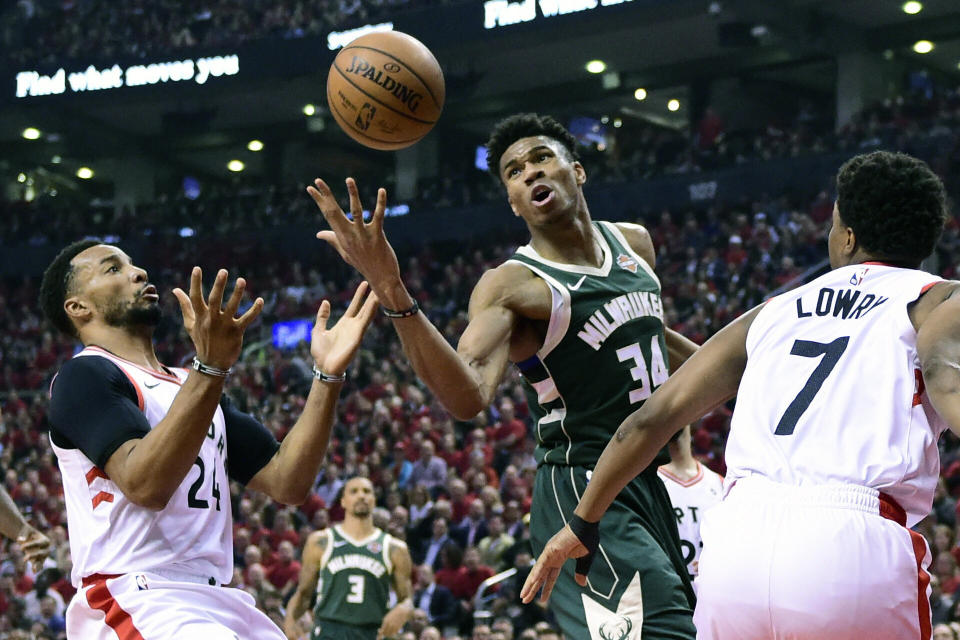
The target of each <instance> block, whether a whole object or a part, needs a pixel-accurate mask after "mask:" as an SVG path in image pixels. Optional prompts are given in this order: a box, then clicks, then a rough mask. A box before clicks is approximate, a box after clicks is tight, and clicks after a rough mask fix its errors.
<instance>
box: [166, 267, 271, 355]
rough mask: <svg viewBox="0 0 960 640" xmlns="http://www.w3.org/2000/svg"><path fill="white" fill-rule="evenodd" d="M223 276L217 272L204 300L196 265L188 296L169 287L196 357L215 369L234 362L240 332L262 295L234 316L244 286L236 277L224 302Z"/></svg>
mask: <svg viewBox="0 0 960 640" xmlns="http://www.w3.org/2000/svg"><path fill="white" fill-rule="evenodd" d="M227 275H228V274H227V270H226V269H221V270H220V271H219V272H217V277H216V278H215V279H214V281H213V286H212V287H211V288H210V295H209V296H208V297H207V299H206V300H204V297H203V272H202V271H201V270H200V267H194V268H193V271H192V272H191V273H190V294H189V295H187V294H186V293H184V292H183V289H180V288H179V287H178V288H176V289H174V290H173V295H175V296H176V297H177V301H178V302H179V303H180V311H181V312H182V313H183V326H184V328H185V329H186V330H187V333H188V334H189V335H190V339H191V340H193V345H194V347H195V348H196V350H197V359H198V360H200V361H201V362H202V363H203V364H205V365H207V366H210V367H216V368H218V369H229V368H230V367H231V366H233V363H234V362H236V361H237V358H239V357H240V349H241V348H242V347H243V332H244V331H246V329H247V327H248V326H250V323H252V322H253V321H254V320H256V318H257V316H259V315H260V311H261V310H262V309H263V298H257V299H256V301H254V303H253V305H252V306H251V307H250V308H249V309H247V311H246V313H244V314H243V315H242V316H240V317H237V310H238V309H239V308H240V301H241V299H243V291H244V289H245V288H246V286H247V282H246V280H244V279H243V278H237V281H236V283H235V284H234V287H233V294H232V295H231V296H230V299H229V300H227V303H226V305H224V304H223V292H224V290H225V289H226V286H227Z"/></svg>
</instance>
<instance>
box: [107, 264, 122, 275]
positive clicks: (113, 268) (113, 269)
mask: <svg viewBox="0 0 960 640" xmlns="http://www.w3.org/2000/svg"><path fill="white" fill-rule="evenodd" d="M114 271H120V267H118V266H117V265H111V266H110V267H108V268H107V273H112V272H114Z"/></svg>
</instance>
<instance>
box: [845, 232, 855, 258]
mask: <svg viewBox="0 0 960 640" xmlns="http://www.w3.org/2000/svg"><path fill="white" fill-rule="evenodd" d="M843 233H844V235H843V252H844V254H846V255H848V256H852V255H853V254H854V253H856V252H857V234H856V233H854V232H853V227H848V226H846V225H844V227H843Z"/></svg>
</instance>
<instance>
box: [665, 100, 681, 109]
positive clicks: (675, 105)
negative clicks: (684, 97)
mask: <svg viewBox="0 0 960 640" xmlns="http://www.w3.org/2000/svg"><path fill="white" fill-rule="evenodd" d="M667 109H669V110H670V111H677V110H679V109H680V101H679V100H677V99H676V98H674V99H672V100H670V102H668V103H667Z"/></svg>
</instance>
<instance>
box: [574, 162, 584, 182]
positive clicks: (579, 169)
mask: <svg viewBox="0 0 960 640" xmlns="http://www.w3.org/2000/svg"><path fill="white" fill-rule="evenodd" d="M573 172H574V174H575V175H576V177H577V185H578V186H581V187H582V186H583V185H585V184H586V183H587V170H586V169H584V168H583V165H582V164H580V162H579V161H575V162H574V163H573Z"/></svg>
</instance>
